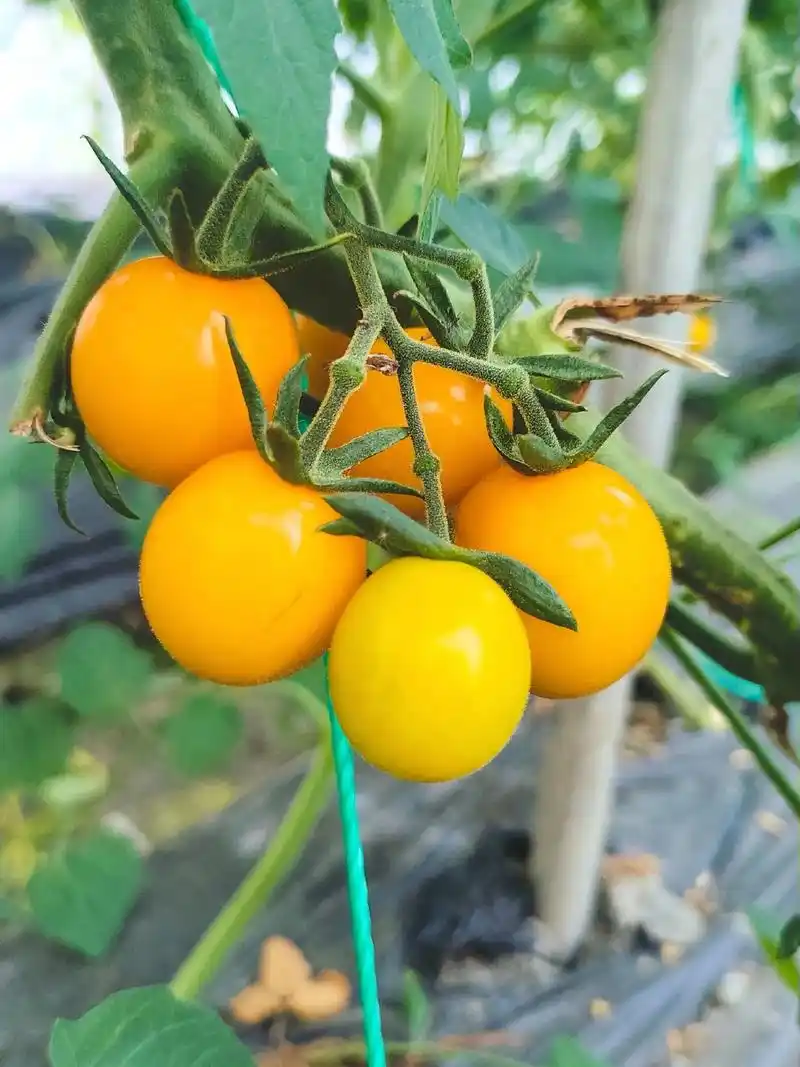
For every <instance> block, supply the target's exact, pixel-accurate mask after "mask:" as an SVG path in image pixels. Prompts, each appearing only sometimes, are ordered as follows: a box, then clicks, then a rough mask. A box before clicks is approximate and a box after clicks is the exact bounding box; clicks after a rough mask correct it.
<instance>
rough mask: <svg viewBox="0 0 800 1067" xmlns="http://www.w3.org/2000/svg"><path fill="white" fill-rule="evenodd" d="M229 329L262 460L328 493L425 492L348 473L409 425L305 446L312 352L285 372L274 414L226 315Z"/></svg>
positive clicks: (294, 480) (401, 434)
mask: <svg viewBox="0 0 800 1067" xmlns="http://www.w3.org/2000/svg"><path fill="white" fill-rule="evenodd" d="M225 331H226V336H227V339H228V345H229V347H230V351H231V358H232V359H233V363H234V367H235V369H236V374H237V377H238V379H239V385H240V388H241V390H242V397H243V399H244V402H245V405H246V407H247V414H248V417H249V419H250V430H251V433H252V436H253V441H254V443H255V446H256V448H257V449H258V452H259V455H260V456H261V458H262V459H263V460H264V462H265V463H268V464H269V465H270V466H271V467H272V468H273V469H274V470H275V471H276V472H277V473H278V474H279V475H280V477H281V478H282V479H283V480H284V481H286V482H291V483H292V484H293V485H308V486H311V487H313V488H314V489H319V490H325V491H327V492H339V493H396V494H397V495H398V496H414V497H422V493H420V491H419V490H418V489H414V488H412V487H411V486H408V485H402V484H401V483H400V482H393V481H389V480H388V479H381V478H354V477H349V476H348V473H347V472H348V471H349V470H351V469H352V468H353V467H356V466H357V465H358V464H359V463H363V462H364V460H367V459H370V458H372V457H373V456H376V455H378V454H379V453H381V452H384V451H386V449H387V448H391V447H392V446H393V445H395V444H397V442H398V441H402V440H404V439H405V438H406V437H408V430H407V429H406V428H405V427H396V428H395V427H387V428H383V429H379V430H373V431H372V432H370V433H367V434H364V435H363V436H361V437H357V438H356V439H355V440H353V441H349V442H348V443H347V444H346V445H342V446H341V447H339V448H326V447H325V442H323V443H322V446H321V447H320V448H319V449H318V450H316V449H315V450H314V451H313V453H310V452H309V450H308V448H304V445H306V444H307V443H308V441H309V440H310V439H311V435H312V428H313V423H314V420H312V425H311V426H309V427H308V428H307V429H306V430H305V431H302V430H301V428H300V415H301V407H302V405H303V400H304V394H303V382H304V379H305V370H306V364H307V362H308V357H307V356H303V358H302V359H300V360H298V362H297V363H295V365H294V366H293V367H292V368H291V369H290V370H289V372H288V373H287V374H286V375H285V376H284V378H283V380H282V382H281V384H280V387H279V389H278V395H277V398H276V401H275V408H274V411H273V412H272V415H271V416H270V415H269V413H268V412H267V408H266V405H265V404H264V399H263V397H262V396H261V393H260V391H259V389H258V386H257V385H256V382H255V380H254V378H253V376H252V374H251V373H250V369H249V367H248V365H247V361H246V360H245V357H244V355H243V354H242V352H241V350H240V348H239V346H238V344H237V343H236V338H235V336H234V333H233V327H232V325H231V323H230V320H229V319H227V318H226V319H225ZM338 377H339V378H342V377H344V378H346V379H348V384H351V381H352V379H351V376H348V375H347V374H344V375H343V374H342V373H341V372H339V375H338ZM357 377H358V376H357ZM361 380H363V375H361V376H360V377H359V381H361ZM334 388H335V386H334ZM351 391H352V389H350V388H348V392H351Z"/></svg>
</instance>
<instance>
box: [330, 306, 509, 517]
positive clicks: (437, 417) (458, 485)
mask: <svg viewBox="0 0 800 1067" xmlns="http://www.w3.org/2000/svg"><path fill="white" fill-rule="evenodd" d="M406 332H407V333H408V335H409V336H410V337H413V338H414V339H415V340H418V341H424V342H425V343H426V344H429V345H434V346H435V345H436V341H435V340H434V339H433V337H432V336H431V334H430V333H429V332H428V331H427V330H426V329H424V328H423V327H421V326H412V327H410V328H409V329H408V330H407V331H406ZM372 352H373V353H375V354H378V353H380V354H383V355H390V354H391V353H390V349H389V348H388V346H387V345H386V343H385V342H384V341H382V340H379V341H378V342H377V343H376V344H375V345H374V346H373V348H372ZM414 383H415V386H416V392H417V399H418V400H419V406H420V410H421V413H422V422H423V424H424V426H425V431H426V433H427V436H428V442H429V444H430V446H431V448H432V449H433V451H434V452H435V453H436V455H437V456H438V457H439V459H440V460H441V464H442V467H441V477H442V490H443V492H444V500H445V504H446V505H447V506H448V507H452V506H453V505H455V504H457V503H458V501H459V500H460V499H461V497H462V496H463V495H464V493H466V491H467V490H468V489H469V488H470V486H472V485H474V484H475V482H477V481H478V479H479V478H481V477H482V476H483V475H484V474H486V472H487V471H490V470H491V469H492V468H493V467H496V466H498V464H499V463H500V462H501V461H500V457H499V456H498V454H497V452H496V450H495V448H494V446H493V445H492V442H491V441H490V440H489V436H488V434H487V432H486V422H485V419H484V414H483V398H484V394H485V392H486V390H487V388H488V387H487V386H486V385H484V383H483V382H479V381H477V380H476V379H474V378H469V377H467V376H466V375H464V374H459V373H458V372H456V371H452V370H445V369H443V368H442V367H435V366H433V365H432V364H429V363H416V364H415V365H414ZM493 397H494V400H495V402H496V403H497V404H498V405H499V406H500V408H501V410H502V411H503V414H504V415H505V417H506V420H507V422H509V423H510V422H511V418H512V406H511V402H510V401H507V400H504V399H502V398H501V397H499V396H497V395H496V394H493ZM405 424H406V417H405V413H404V411H403V403H402V400H401V398H400V389H399V386H398V384H397V379H396V377H395V376H386V375H384V374H379V373H378V372H377V371H369V372H368V374H367V380H366V381H365V382H364V384H363V385H362V387H361V388H360V389H359V390H358V392H356V393H353V394H352V396H350V398H349V399H348V401H347V403H346V404H345V407H344V411H343V412H342V415H341V418H340V419H339V421H338V422H337V424H336V427H335V428H334V431H333V434H332V435H331V440H330V443H331V445H343V444H346V443H347V442H348V441H351V440H352V439H353V438H355V437H360V436H361V435H362V434H365V433H368V432H369V431H370V430H376V429H379V428H382V427H386V426H405ZM413 462H414V450H413V448H412V446H411V441H410V440H408V439H406V440H404V441H398V443H397V444H396V445H392V447H391V448H388V449H387V450H386V451H385V452H382V453H380V455H377V456H373V457H372V458H371V459H368V460H366V461H365V462H364V463H359V464H358V466H357V467H354V468H353V470H352V471H351V473H352V474H354V475H356V476H358V477H360V478H389V479H391V480H392V481H396V482H400V483H402V484H403V485H411V486H415V487H416V488H421V485H422V483H421V482H420V480H419V478H418V477H417V476H416V475H415V474H414V471H413V469H412V468H413ZM388 499H390V500H391V502H392V503H393V504H395V506H396V507H398V508H400V509H401V510H402V511H405V512H406V513H407V514H409V515H413V516H414V517H421V516H422V515H423V514H424V511H425V508H424V505H423V503H422V501H421V500H417V499H415V498H413V497H401V496H395V495H390V496H389V498H388Z"/></svg>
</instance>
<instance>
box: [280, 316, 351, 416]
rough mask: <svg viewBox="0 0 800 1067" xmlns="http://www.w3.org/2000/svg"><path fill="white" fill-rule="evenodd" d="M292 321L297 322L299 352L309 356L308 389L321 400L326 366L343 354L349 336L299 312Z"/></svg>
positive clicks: (325, 380)
mask: <svg viewBox="0 0 800 1067" xmlns="http://www.w3.org/2000/svg"><path fill="white" fill-rule="evenodd" d="M294 321H295V322H296V324H297V338H298V341H299V342H300V354H301V355H303V356H306V355H307V356H308V357H309V360H308V363H307V364H306V370H307V373H308V391H309V393H310V394H311V396H313V397H316V398H317V400H322V398H323V397H324V396H325V393H326V391H327V389H328V367H329V366H330V364H331V363H333V361H334V360H336V359H339V358H340V357H341V356H343V355H344V354H345V352H346V351H347V346H348V345H349V344H350V338H349V337H348V336H347V334H344V333H339V332H338V331H337V330H331V329H329V328H328V327H327V326H323V325H321V323H319V322H315V321H314V319H310V318H308V316H307V315H301V314H300V313H299V312H295V316H294Z"/></svg>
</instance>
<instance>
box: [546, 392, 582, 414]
mask: <svg viewBox="0 0 800 1067" xmlns="http://www.w3.org/2000/svg"><path fill="white" fill-rule="evenodd" d="M535 392H536V396H537V397H538V398H539V403H540V404H541V405H542V407H543V408H544V409H545V411H566V412H575V411H586V408H585V407H584V405H583V404H576V403H575V402H574V401H572V400H567V398H566V397H564V396H559V395H558V393H551V392H550V391H549V390H547V389H540V388H538V387H537V388H536V390H535Z"/></svg>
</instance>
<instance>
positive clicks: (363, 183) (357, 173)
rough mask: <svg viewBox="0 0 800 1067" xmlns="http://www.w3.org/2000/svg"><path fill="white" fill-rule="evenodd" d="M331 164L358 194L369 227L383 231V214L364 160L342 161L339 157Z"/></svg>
mask: <svg viewBox="0 0 800 1067" xmlns="http://www.w3.org/2000/svg"><path fill="white" fill-rule="evenodd" d="M331 164H332V166H333V167H334V169H335V170H336V171H337V172H338V173H339V174H340V175H341V177H342V179H343V180H344V181H345V182H346V183H347V184H348V185H349V186H350V187H351V188H352V189H355V191H356V192H357V193H358V195H359V198H360V200H361V208H362V210H363V212H364V221H365V222H366V223H367V225H368V226H375V227H377V228H378V229H382V228H383V212H382V210H381V204H380V201H379V200H378V194H377V192H376V191H375V186H374V185H373V184H372V176H371V175H370V172H369V167H368V166H367V164H366V163H365V162H364V161H363V160H362V159H341V158H339V157H338V156H337V157H334V158H332V159H331Z"/></svg>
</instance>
